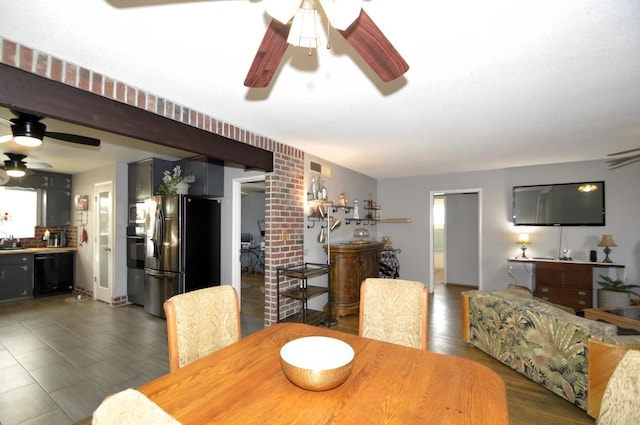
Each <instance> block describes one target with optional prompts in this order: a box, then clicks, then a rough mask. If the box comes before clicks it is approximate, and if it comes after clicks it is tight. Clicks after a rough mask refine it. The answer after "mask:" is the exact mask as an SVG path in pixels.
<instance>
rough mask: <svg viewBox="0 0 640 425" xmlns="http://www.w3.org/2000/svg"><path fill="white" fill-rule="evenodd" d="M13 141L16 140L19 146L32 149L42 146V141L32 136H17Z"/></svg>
mask: <svg viewBox="0 0 640 425" xmlns="http://www.w3.org/2000/svg"><path fill="white" fill-rule="evenodd" d="M13 140H15V142H16V143H17V144H19V145H22V146H28V147H30V148H33V147H36V146H40V145H41V144H42V140H40V139H38V138H37V137H32V136H15V137H14V138H13Z"/></svg>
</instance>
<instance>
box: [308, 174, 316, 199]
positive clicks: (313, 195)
mask: <svg viewBox="0 0 640 425" xmlns="http://www.w3.org/2000/svg"><path fill="white" fill-rule="evenodd" d="M310 194H311V196H310V197H309V198H310V199H316V197H317V194H318V182H317V181H316V176H313V177H311V192H310Z"/></svg>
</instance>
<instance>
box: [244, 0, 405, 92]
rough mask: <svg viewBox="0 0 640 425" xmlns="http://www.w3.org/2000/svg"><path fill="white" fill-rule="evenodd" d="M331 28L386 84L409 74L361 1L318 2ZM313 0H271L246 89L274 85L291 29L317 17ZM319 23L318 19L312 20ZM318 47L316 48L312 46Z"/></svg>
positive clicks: (245, 82) (327, 0) (247, 78)
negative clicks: (340, 35)
mask: <svg viewBox="0 0 640 425" xmlns="http://www.w3.org/2000/svg"><path fill="white" fill-rule="evenodd" d="M318 1H319V2H320V4H321V6H322V9H323V10H324V12H325V15H326V17H327V20H328V22H329V24H330V25H331V26H332V27H333V28H335V29H336V30H337V31H338V32H339V33H340V34H342V36H343V37H344V38H345V40H347V42H348V43H349V44H350V45H351V46H352V47H353V48H354V50H355V51H356V52H357V53H358V54H359V55H360V56H361V57H362V59H363V60H364V61H365V62H366V63H367V64H368V65H369V66H370V67H371V69H372V70H373V71H374V72H375V73H376V74H377V75H378V77H380V79H381V80H382V81H384V82H389V81H392V80H395V79H396V78H398V77H400V76H401V75H402V74H404V73H405V72H407V70H408V69H409V65H408V64H407V62H406V61H405V60H404V59H403V58H402V56H400V53H398V51H397V50H396V49H395V47H393V45H392V44H391V42H390V41H389V40H388V39H387V37H385V35H384V34H383V33H382V31H380V29H379V28H378V26H377V25H376V24H375V23H374V22H373V20H372V19H371V17H369V15H367V13H366V12H365V11H364V10H363V9H362V0H318ZM315 12H316V6H315V2H314V0H271V1H270V2H269V3H268V4H267V13H268V14H269V16H271V17H272V19H271V22H270V23H269V26H268V27H267V30H266V32H265V35H264V38H263V39H262V43H261V44H260V47H259V48H258V52H257V53H256V56H255V58H254V60H253V63H252V64H251V68H250V69H249V73H248V74H247V77H246V79H245V81H244V85H245V86H247V87H252V88H260V87H266V86H268V85H269V83H270V82H271V79H272V78H273V75H274V74H275V72H276V70H277V69H278V65H279V64H280V61H281V60H282V57H283V56H284V53H285V51H286V50H287V47H288V45H289V44H290V41H288V39H289V38H290V32H291V31H292V28H296V31H297V28H298V27H299V25H304V24H302V23H301V22H297V21H298V20H302V19H304V18H305V17H306V18H307V25H315V22H312V23H309V22H308V20H309V19H310V18H309V17H310V16H312V15H315ZM313 19H318V18H313ZM312 47H317V46H312Z"/></svg>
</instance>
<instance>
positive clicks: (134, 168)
mask: <svg viewBox="0 0 640 425" xmlns="http://www.w3.org/2000/svg"><path fill="white" fill-rule="evenodd" d="M128 165H129V202H135V201H144V200H145V199H148V198H150V197H151V196H153V195H155V194H156V192H157V191H158V186H160V184H161V183H162V176H163V174H164V172H165V170H167V171H169V172H171V173H173V164H172V163H171V161H166V160H164V159H158V158H148V159H144V160H142V161H138V162H132V163H129V164H128ZM183 174H184V173H183Z"/></svg>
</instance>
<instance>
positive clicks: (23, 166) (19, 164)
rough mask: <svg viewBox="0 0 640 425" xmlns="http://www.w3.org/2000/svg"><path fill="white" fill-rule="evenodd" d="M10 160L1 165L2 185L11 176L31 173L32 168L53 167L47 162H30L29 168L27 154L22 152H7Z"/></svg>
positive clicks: (0, 178) (0, 184)
mask: <svg viewBox="0 0 640 425" xmlns="http://www.w3.org/2000/svg"><path fill="white" fill-rule="evenodd" d="M5 155H6V156H8V157H9V159H8V160H6V161H4V167H0V186H2V185H3V184H6V183H7V182H8V181H9V178H10V177H22V176H24V175H25V174H33V173H29V170H32V169H42V168H51V165H50V164H47V163H46V162H29V170H27V162H26V161H25V159H27V155H24V154H21V153H12V152H6V153H5Z"/></svg>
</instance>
